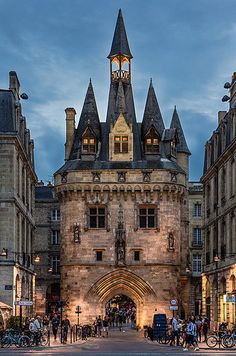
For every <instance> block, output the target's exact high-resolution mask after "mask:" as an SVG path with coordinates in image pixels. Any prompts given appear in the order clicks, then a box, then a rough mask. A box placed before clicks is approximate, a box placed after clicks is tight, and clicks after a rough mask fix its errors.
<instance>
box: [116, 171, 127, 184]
mask: <svg viewBox="0 0 236 356" xmlns="http://www.w3.org/2000/svg"><path fill="white" fill-rule="evenodd" d="M117 175H118V182H126V172H117Z"/></svg>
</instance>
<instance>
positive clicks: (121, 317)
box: [118, 310, 123, 331]
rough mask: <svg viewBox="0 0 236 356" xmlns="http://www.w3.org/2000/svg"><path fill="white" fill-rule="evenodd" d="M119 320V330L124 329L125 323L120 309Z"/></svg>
mask: <svg viewBox="0 0 236 356" xmlns="http://www.w3.org/2000/svg"><path fill="white" fill-rule="evenodd" d="M118 322H119V330H120V331H122V325H123V313H122V311H121V310H120V311H119V314H118Z"/></svg>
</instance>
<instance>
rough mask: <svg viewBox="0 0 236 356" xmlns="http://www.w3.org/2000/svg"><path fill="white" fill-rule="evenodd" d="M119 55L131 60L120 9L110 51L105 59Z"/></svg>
mask: <svg viewBox="0 0 236 356" xmlns="http://www.w3.org/2000/svg"><path fill="white" fill-rule="evenodd" d="M119 54H124V55H126V56H127V57H129V58H133V56H132V54H131V52H130V49H129V43H128V39H127V35H126V31H125V25H124V20H123V16H122V12H121V9H120V10H119V14H118V18H117V22H116V28H115V33H114V37H113V41H112V45H111V51H110V53H109V56H108V57H107V58H111V57H113V56H115V55H119Z"/></svg>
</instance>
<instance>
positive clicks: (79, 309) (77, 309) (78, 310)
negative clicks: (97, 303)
mask: <svg viewBox="0 0 236 356" xmlns="http://www.w3.org/2000/svg"><path fill="white" fill-rule="evenodd" d="M75 312H76V314H77V325H79V315H80V313H82V311H81V306H79V305H77V307H76V311H75Z"/></svg>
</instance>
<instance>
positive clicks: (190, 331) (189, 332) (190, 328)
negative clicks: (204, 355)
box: [183, 317, 199, 351]
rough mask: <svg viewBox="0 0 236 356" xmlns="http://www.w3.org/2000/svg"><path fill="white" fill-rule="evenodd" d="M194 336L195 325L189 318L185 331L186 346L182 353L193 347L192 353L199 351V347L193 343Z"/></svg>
mask: <svg viewBox="0 0 236 356" xmlns="http://www.w3.org/2000/svg"><path fill="white" fill-rule="evenodd" d="M195 335H196V325H195V324H194V323H193V321H192V318H191V317H190V318H189V320H188V324H187V329H186V346H185V347H184V349H183V351H188V349H189V348H190V347H191V346H192V347H195V349H194V351H199V347H198V346H197V344H196V342H195Z"/></svg>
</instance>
